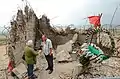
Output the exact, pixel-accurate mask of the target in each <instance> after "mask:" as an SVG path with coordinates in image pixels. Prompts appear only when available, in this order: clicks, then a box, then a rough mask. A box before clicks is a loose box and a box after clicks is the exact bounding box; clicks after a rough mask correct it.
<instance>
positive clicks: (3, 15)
mask: <svg viewBox="0 0 120 79" xmlns="http://www.w3.org/2000/svg"><path fill="white" fill-rule="evenodd" d="M28 2H29V3H30V4H31V6H32V8H33V9H34V11H35V13H36V14H37V16H38V17H39V16H40V15H42V14H46V15H47V16H48V17H49V18H50V19H52V18H54V17H56V18H54V19H52V20H51V23H52V24H55V25H56V24H61V25H66V24H75V25H84V24H85V23H86V20H85V19H84V20H83V18H86V17H87V16H90V15H97V14H98V13H103V17H102V24H110V21H111V18H112V15H113V12H114V11H115V8H116V6H117V5H118V4H119V3H120V0H28ZM23 6H24V4H23V3H22V0H2V1H1V2H0V26H3V25H6V24H8V23H9V21H10V20H11V18H12V16H13V15H15V14H16V11H17V9H18V8H19V7H23ZM87 23H88V22H87ZM113 24H120V7H119V9H118V10H117V12H116V15H115V18H114V21H113Z"/></svg>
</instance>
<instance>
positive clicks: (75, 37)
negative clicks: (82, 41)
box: [72, 33, 78, 43]
mask: <svg viewBox="0 0 120 79" xmlns="http://www.w3.org/2000/svg"><path fill="white" fill-rule="evenodd" d="M77 38H78V34H77V33H76V34H74V36H73V38H72V41H73V43H75V42H76V40H77Z"/></svg>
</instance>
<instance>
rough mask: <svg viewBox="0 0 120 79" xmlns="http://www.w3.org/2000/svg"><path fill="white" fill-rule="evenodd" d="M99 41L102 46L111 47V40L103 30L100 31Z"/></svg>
mask: <svg viewBox="0 0 120 79" xmlns="http://www.w3.org/2000/svg"><path fill="white" fill-rule="evenodd" d="M98 35H99V34H98ZM100 42H101V44H102V46H105V47H108V48H110V47H111V40H110V37H109V35H108V34H107V33H104V32H101V33H100ZM97 43H98V44H99V38H98V39H97Z"/></svg>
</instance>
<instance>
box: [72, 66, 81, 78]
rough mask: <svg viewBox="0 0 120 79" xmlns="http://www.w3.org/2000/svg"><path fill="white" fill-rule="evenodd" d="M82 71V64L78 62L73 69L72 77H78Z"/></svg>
mask: <svg viewBox="0 0 120 79" xmlns="http://www.w3.org/2000/svg"><path fill="white" fill-rule="evenodd" d="M81 71H82V65H81V64H78V65H76V67H75V68H74V69H73V79H77V78H78V74H79V73H80V72H81Z"/></svg>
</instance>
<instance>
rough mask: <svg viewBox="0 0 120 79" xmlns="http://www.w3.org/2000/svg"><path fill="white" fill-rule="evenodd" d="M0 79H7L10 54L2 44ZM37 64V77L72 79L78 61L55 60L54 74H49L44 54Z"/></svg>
mask: <svg viewBox="0 0 120 79" xmlns="http://www.w3.org/2000/svg"><path fill="white" fill-rule="evenodd" d="M0 53H1V54H0V70H2V71H0V79H5V73H4V70H3V69H5V68H7V64H8V56H7V55H6V46H5V45H2V46H0ZM37 60H38V61H37V64H36V65H35V66H37V67H38V68H39V69H40V70H38V71H36V72H35V74H36V75H37V76H38V78H37V79H71V77H72V71H73V69H74V67H75V66H76V65H77V64H78V63H77V62H76V61H73V62H69V63H57V61H56V60H54V71H53V73H52V74H48V72H49V71H46V70H45V69H46V68H47V62H46V59H45V57H44V55H43V54H42V55H40V56H38V58H37Z"/></svg>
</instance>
